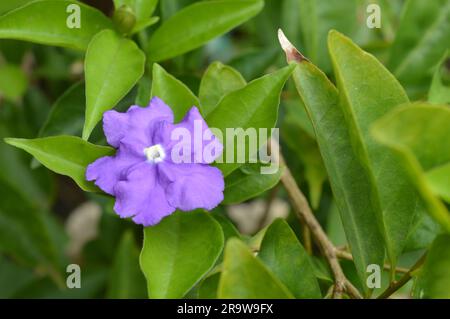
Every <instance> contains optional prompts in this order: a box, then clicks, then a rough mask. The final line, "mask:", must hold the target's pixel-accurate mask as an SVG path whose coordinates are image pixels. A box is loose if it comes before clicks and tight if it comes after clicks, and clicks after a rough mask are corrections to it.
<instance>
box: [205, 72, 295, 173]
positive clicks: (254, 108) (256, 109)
mask: <svg viewBox="0 0 450 319" xmlns="http://www.w3.org/2000/svg"><path fill="white" fill-rule="evenodd" d="M293 69H294V67H293V66H289V67H285V68H283V69H281V70H279V71H276V72H274V73H271V74H268V75H265V76H263V77H261V78H259V79H256V80H254V81H252V82H250V83H249V84H247V85H246V86H245V87H243V88H242V89H239V90H236V91H233V92H231V93H229V94H227V95H226V96H224V97H223V98H222V99H221V100H220V102H219V104H218V105H217V107H216V108H215V109H214V111H213V112H211V113H210V114H209V116H208V117H207V118H206V121H207V122H208V125H209V126H210V127H214V128H217V129H219V130H221V131H222V134H223V138H224V139H225V141H222V143H223V145H224V150H225V152H226V149H227V147H228V148H230V150H231V147H233V139H232V137H231V136H228V137H227V136H226V134H225V133H226V128H242V129H243V130H244V131H245V130H247V129H249V128H250V129H256V130H258V131H257V132H256V135H257V136H258V140H259V143H260V145H259V146H260V147H263V145H261V142H265V141H266V138H267V136H260V134H259V129H260V128H266V129H267V130H268V132H267V133H270V129H271V128H273V127H274V126H275V123H276V121H277V117H278V105H279V102H280V94H281V90H282V88H283V86H284V83H285V82H286V80H287V79H288V77H289V76H290V75H291V73H292V71H293ZM238 105H239V107H237V106H238ZM246 140H248V139H246ZM244 143H245V145H244V146H245V150H246V153H247V154H246V156H247V157H248V156H253V155H255V154H248V153H249V152H250V151H249V147H248V141H246V142H244ZM234 144H235V145H234V148H235V149H234V154H236V149H237V148H238V145H236V144H238V143H234ZM231 151H232V150H231ZM225 158H226V154H225V156H224V159H225ZM242 164H243V163H236V161H235V162H234V163H218V164H217V166H218V167H219V168H220V169H221V170H222V173H223V174H224V176H227V175H228V174H230V173H231V172H232V171H233V170H235V169H236V168H238V167H239V166H241V165H242Z"/></svg>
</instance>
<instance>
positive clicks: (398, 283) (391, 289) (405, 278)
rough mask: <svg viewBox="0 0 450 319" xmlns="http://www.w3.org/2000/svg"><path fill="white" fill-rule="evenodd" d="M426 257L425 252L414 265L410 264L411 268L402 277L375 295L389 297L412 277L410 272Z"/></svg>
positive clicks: (418, 266)
mask: <svg viewBox="0 0 450 319" xmlns="http://www.w3.org/2000/svg"><path fill="white" fill-rule="evenodd" d="M426 257H427V256H426V253H425V254H424V255H422V257H420V259H419V260H418V261H417V262H416V263H415V264H414V266H412V267H411V269H410V270H408V272H407V273H406V274H404V275H403V277H402V278H400V279H399V280H398V281H395V282H393V283H391V285H390V286H389V287H388V288H387V289H386V290H385V291H384V292H383V293H382V294H381V295H379V296H378V297H377V299H386V298H389V297H390V296H391V295H392V294H393V293H395V292H396V291H397V290H399V289H400V288H401V287H403V286H404V285H405V284H406V283H407V282H408V281H409V280H410V279H411V278H412V273H413V272H414V271H415V270H417V269H418V268H420V267H421V266H422V265H423V263H424V261H425V259H426Z"/></svg>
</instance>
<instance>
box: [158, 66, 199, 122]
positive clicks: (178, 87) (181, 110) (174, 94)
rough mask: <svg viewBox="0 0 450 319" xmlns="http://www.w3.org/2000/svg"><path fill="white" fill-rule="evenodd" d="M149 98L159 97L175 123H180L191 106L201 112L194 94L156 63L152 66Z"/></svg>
mask: <svg viewBox="0 0 450 319" xmlns="http://www.w3.org/2000/svg"><path fill="white" fill-rule="evenodd" d="M151 96H152V97H153V96H157V97H159V98H160V99H162V100H163V101H164V102H165V103H166V104H167V105H169V106H170V108H171V109H172V111H173V114H174V119H175V122H178V121H180V120H181V119H182V118H183V117H184V115H185V114H186V113H187V111H189V109H190V108H191V107H192V106H197V107H198V108H199V109H200V111H202V107H201V105H200V102H199V101H198V99H197V97H196V96H195V95H194V93H192V92H191V90H190V89H189V88H188V87H187V86H186V85H185V84H184V83H183V82H181V81H180V80H178V79H176V78H175V77H174V76H172V75H171V74H169V73H167V71H166V70H164V69H163V68H162V67H161V66H160V65H159V64H157V63H155V64H153V82H152V93H151Z"/></svg>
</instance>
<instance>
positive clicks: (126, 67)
mask: <svg viewBox="0 0 450 319" xmlns="http://www.w3.org/2000/svg"><path fill="white" fill-rule="evenodd" d="M144 64H145V56H144V53H143V52H142V51H141V50H140V49H139V48H138V47H137V45H136V44H135V43H134V42H133V41H131V40H128V39H125V38H121V37H119V36H118V35H117V34H115V33H114V32H113V31H111V30H105V31H102V32H100V33H99V34H97V35H96V36H95V37H94V38H93V39H92V41H91V43H89V47H88V49H87V52H86V60H85V72H86V120H85V123H84V128H83V139H84V140H87V139H88V138H89V135H90V134H91V132H92V130H93V129H94V127H95V125H96V124H97V123H98V122H99V121H100V119H101V118H102V115H103V113H104V112H105V111H107V110H109V109H111V108H113V107H114V106H115V105H116V104H117V103H118V102H119V101H120V100H121V99H122V98H123V97H124V96H125V95H126V94H127V93H128V91H130V90H131V88H132V87H133V86H134V85H135V84H136V82H137V81H138V80H139V79H140V77H141V76H142V74H144Z"/></svg>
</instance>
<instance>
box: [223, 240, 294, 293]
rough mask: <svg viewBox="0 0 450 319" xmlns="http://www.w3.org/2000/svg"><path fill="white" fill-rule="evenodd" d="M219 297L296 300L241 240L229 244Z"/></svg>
mask: <svg viewBox="0 0 450 319" xmlns="http://www.w3.org/2000/svg"><path fill="white" fill-rule="evenodd" d="M217 295H218V298H222V299H229V298H233V299H286V298H293V296H292V294H291V293H290V292H289V290H288V289H287V288H286V287H285V286H284V285H283V284H282V283H281V282H280V281H279V280H278V279H277V278H276V277H275V276H274V275H273V274H272V273H271V272H270V270H268V269H267V268H266V266H264V264H263V263H262V262H261V260H259V259H258V258H256V257H255V256H253V254H252V252H251V251H250V250H249V249H248V247H247V246H246V245H245V244H244V243H243V242H241V241H240V240H239V239H237V238H231V239H230V240H228V242H227V245H226V247H225V257H224V262H223V270H222V274H221V277H220V281H219V289H218V292H217Z"/></svg>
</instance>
